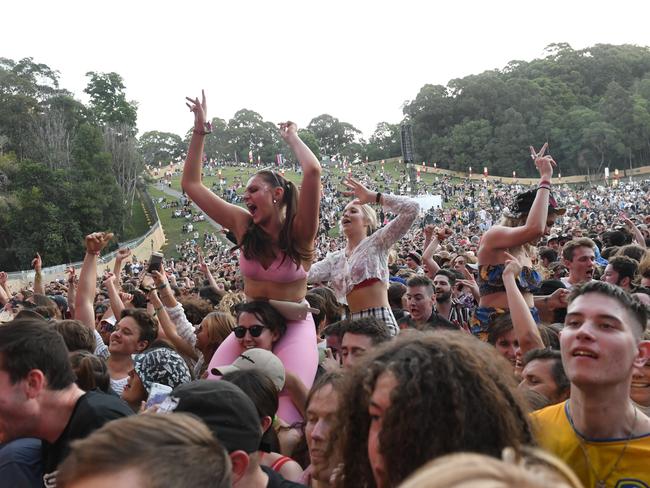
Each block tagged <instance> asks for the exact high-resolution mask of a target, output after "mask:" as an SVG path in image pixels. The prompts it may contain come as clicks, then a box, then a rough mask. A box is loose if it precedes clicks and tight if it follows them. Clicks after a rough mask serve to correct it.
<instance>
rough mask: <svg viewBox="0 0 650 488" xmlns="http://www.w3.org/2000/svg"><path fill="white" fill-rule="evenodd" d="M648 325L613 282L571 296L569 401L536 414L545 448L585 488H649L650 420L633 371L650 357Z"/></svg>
mask: <svg viewBox="0 0 650 488" xmlns="http://www.w3.org/2000/svg"><path fill="white" fill-rule="evenodd" d="M647 320H648V312H647V310H646V309H645V308H644V306H643V305H642V304H641V303H640V302H638V300H636V299H633V298H632V297H631V296H630V295H628V294H627V293H625V292H624V291H623V290H622V289H621V288H619V287H617V286H613V285H610V284H608V283H604V282H598V281H592V282H589V283H586V284H584V285H582V286H580V287H578V288H576V289H575V290H574V291H573V292H572V294H571V297H570V298H569V306H568V310H567V317H566V320H565V327H564V330H562V333H561V335H560V348H561V351H562V363H563V365H564V369H565V371H566V374H567V376H568V378H569V380H570V381H571V395H570V398H569V400H567V401H566V402H562V403H560V404H557V405H553V406H550V407H547V408H545V409H543V410H539V411H537V412H535V413H533V414H532V415H533V424H534V426H535V432H536V434H537V440H538V442H539V443H540V445H541V446H542V447H543V448H545V449H547V450H548V451H550V452H552V453H553V454H555V455H556V456H558V457H559V458H561V459H562V460H563V461H564V462H566V463H567V464H568V465H569V466H570V467H571V468H572V469H573V470H574V471H575V473H576V474H577V475H578V477H579V478H580V480H581V481H582V483H583V484H584V485H585V486H586V487H591V486H595V487H599V488H604V487H617V488H620V487H627V486H634V487H650V418H648V417H646V416H645V415H644V414H643V413H642V412H640V411H639V410H638V409H637V408H636V407H635V406H634V404H633V403H632V401H631V399H630V383H631V379H632V374H633V370H634V368H635V367H641V366H643V365H644V364H645V362H646V360H647V359H648V358H649V357H650V341H643V340H641V338H642V333H643V331H644V330H645V327H646V324H647Z"/></svg>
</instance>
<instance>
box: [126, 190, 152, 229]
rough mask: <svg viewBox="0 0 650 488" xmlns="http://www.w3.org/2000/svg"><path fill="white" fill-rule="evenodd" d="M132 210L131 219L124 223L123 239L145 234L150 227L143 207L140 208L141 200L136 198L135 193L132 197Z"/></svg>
mask: <svg viewBox="0 0 650 488" xmlns="http://www.w3.org/2000/svg"><path fill="white" fill-rule="evenodd" d="M132 212H133V213H132V216H131V221H130V222H129V223H128V224H127V225H126V228H125V230H124V236H122V240H123V241H130V240H131V239H136V238H138V237H140V236H141V235H143V234H145V233H146V232H147V231H148V230H149V228H150V227H151V223H150V222H148V221H147V217H146V215H145V214H144V208H142V202H141V201H140V198H138V195H137V193H136V196H135V198H134V199H133V207H132Z"/></svg>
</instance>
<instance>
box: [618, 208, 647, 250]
mask: <svg viewBox="0 0 650 488" xmlns="http://www.w3.org/2000/svg"><path fill="white" fill-rule="evenodd" d="M620 217H621V220H622V221H623V223H624V224H625V227H627V230H628V231H629V232H630V233H631V234H632V236H633V237H634V240H635V241H636V242H637V244H638V245H639V246H641V247H643V248H645V247H646V245H645V237H643V234H641V231H640V230H639V228H638V227H637V226H636V225H635V224H634V222H632V221H631V220H630V219H629V218H628V217H627V215H625V214H624V213H621V215H620Z"/></svg>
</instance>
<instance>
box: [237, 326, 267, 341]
mask: <svg viewBox="0 0 650 488" xmlns="http://www.w3.org/2000/svg"><path fill="white" fill-rule="evenodd" d="M264 329H265V326H264V325H253V326H252V327H249V328H246V327H244V326H242V325H238V326H237V327H235V328H234V329H233V332H234V333H235V337H236V338H237V339H243V338H244V337H245V336H246V332H250V334H251V337H259V336H261V335H262V332H263V331H264Z"/></svg>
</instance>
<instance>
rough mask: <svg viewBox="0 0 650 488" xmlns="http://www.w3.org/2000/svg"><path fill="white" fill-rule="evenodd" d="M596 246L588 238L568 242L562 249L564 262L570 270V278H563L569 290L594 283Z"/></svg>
mask: <svg viewBox="0 0 650 488" xmlns="http://www.w3.org/2000/svg"><path fill="white" fill-rule="evenodd" d="M595 248H596V244H595V243H594V241H592V240H591V239H589V238H588V237H581V238H579V239H573V240H571V241H569V242H567V243H566V244H565V245H564V247H563V249H562V260H563V262H564V265H565V266H566V267H567V269H568V270H569V276H567V277H565V278H561V280H562V283H564V286H566V287H567V289H568V290H570V289H571V288H573V287H574V286H577V285H580V284H582V283H586V282H588V281H592V280H593V278H594V269H595V267H596V253H595V251H594V250H595Z"/></svg>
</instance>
